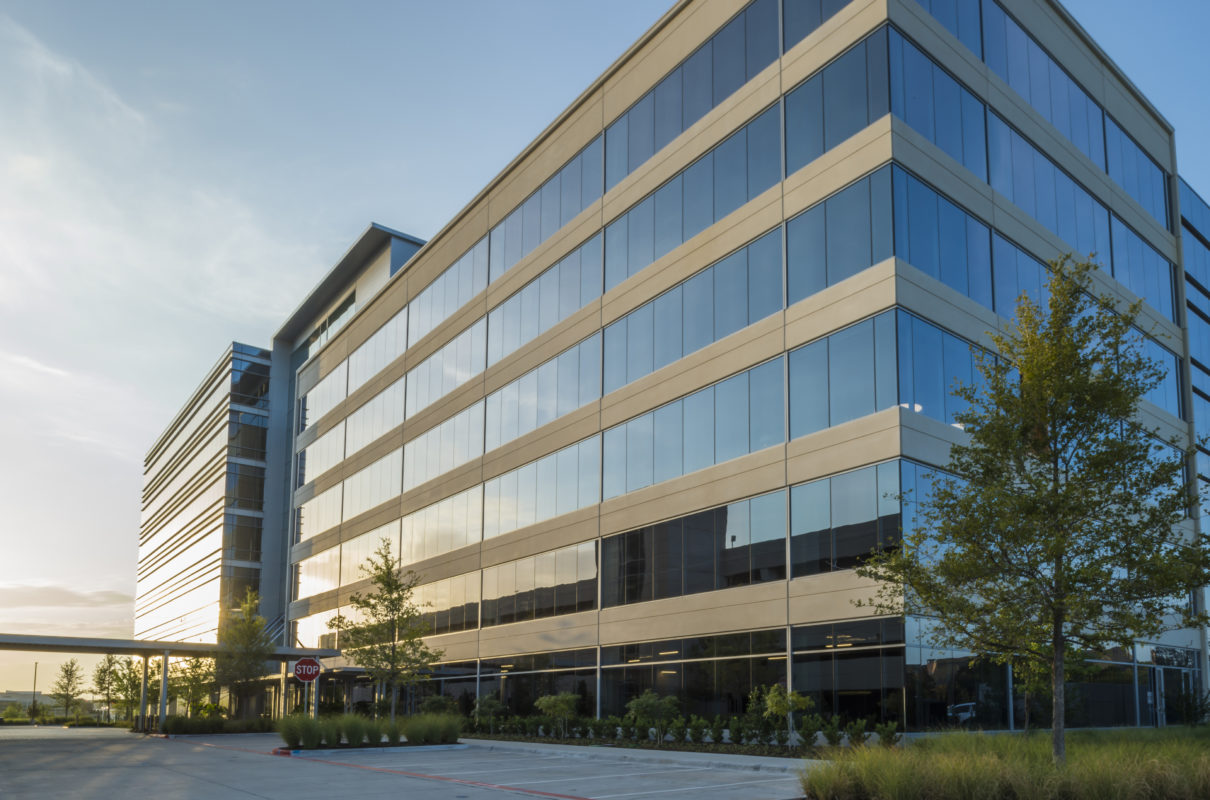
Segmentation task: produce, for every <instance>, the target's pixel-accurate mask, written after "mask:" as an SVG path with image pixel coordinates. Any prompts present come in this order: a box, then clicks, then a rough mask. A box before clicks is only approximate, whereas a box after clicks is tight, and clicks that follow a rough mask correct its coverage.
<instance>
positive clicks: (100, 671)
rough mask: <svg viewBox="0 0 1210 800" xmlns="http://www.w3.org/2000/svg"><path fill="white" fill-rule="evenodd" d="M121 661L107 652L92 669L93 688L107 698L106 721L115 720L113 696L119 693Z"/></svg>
mask: <svg viewBox="0 0 1210 800" xmlns="http://www.w3.org/2000/svg"><path fill="white" fill-rule="evenodd" d="M120 669H121V661H120V660H119V659H118V657H117V656H115V655H114V654H113V653H106V654H105V657H104V658H102V659H101V660H100V661H98V662H97V666H96V667H94V668H93V671H92V690H93V692H95V693H96V694H99V695H101V696H102V697H104V698H105V721H106V722H112V721H113V697H114V695H115V694H117V688H118V685H117V684H118V675H119V670H120Z"/></svg>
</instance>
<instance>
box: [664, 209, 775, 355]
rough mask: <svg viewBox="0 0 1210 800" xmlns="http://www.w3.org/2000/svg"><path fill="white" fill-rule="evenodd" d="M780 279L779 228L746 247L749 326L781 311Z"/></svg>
mask: <svg viewBox="0 0 1210 800" xmlns="http://www.w3.org/2000/svg"><path fill="white" fill-rule="evenodd" d="M781 275H782V269H781V229H780V228H779V229H777V230H774V231H772V232H770V233H766V234H765V235H764V236H762V237H761V238H759V239H757V240H756V241H755V242H753V243H752V244H750V245H748V322H749V324H750V323H753V322H756V321H757V320H761V319H764V318H765V317H767V316H769V315H770V314H772V313H773V312H775V311H779V310H781V307H782V298H781V292H782V287H781V284H782V278H781ZM678 343H679V342H678Z"/></svg>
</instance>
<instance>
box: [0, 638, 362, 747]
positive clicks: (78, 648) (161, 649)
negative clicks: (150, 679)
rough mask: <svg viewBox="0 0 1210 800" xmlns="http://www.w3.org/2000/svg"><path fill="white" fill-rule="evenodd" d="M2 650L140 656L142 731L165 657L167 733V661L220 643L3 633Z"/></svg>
mask: <svg viewBox="0 0 1210 800" xmlns="http://www.w3.org/2000/svg"><path fill="white" fill-rule="evenodd" d="M0 650H32V651H35V652H45V653H93V654H96V655H105V654H113V655H119V656H141V657H142V658H143V688H142V691H141V692H140V694H139V729H140V730H146V728H147V664H148V662H149V661H150V660H151V659H152V658H153V657H154V656H159V657H160V658H162V659H163V660H164V661H163V665H162V669H161V670H160V716H159V728H160V732H161V733H163V731H164V715H165V713H166V712H167V710H168V659H169V658H188V657H189V656H206V657H209V658H214V657H215V656H216V655H218V652H219V646H218V645H217V644H207V643H203V642H161V641H155V640H153V639H91V638H86V637H80V636H37V635H28V634H15V633H0ZM339 655H340V651H339V650H329V649H325V648H312V649H303V648H298V647H274V648H273V652H271V653H270V654H269V660H271V661H296V660H298V659H300V658H304V657H306V656H310V657H312V658H334V657H336V656H339Z"/></svg>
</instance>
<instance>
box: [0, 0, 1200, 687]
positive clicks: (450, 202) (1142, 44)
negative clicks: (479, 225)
mask: <svg viewBox="0 0 1210 800" xmlns="http://www.w3.org/2000/svg"><path fill="white" fill-rule="evenodd" d="M669 5H670V1H669V0H610V2H608V3H599V2H590V1H589V0H509V1H508V2H502V1H501V0H447V1H446V2H442V3H431V2H420V0H415V1H414V2H405V1H404V0H397V1H396V2H369V1H368V0H351V1H350V2H345V3H340V4H336V3H329V2H316V1H314V0H289V1H288V2H287V1H286V0H260V1H259V2H256V3H244V2H239V3H237V2H232V1H231V0H209V2H205V3H202V2H193V3H185V2H174V3H164V2H162V0H112V1H111V2H106V3H95V2H88V1H86V0H78V2H61V1H60V0H0V512H2V513H0V632H7V633H47V634H59V635H69V636H70V635H95V636H129V635H131V633H132V626H133V613H132V604H133V593H134V566H135V560H136V554H137V536H138V527H139V498H140V492H141V488H142V458H143V454H144V453H145V452H146V451H147V449H148V448H149V447H150V446H151V444H152V442H153V441H154V440H155V438H156V436H157V435H158V434H159V432H160V431H162V430H163V428H164V426H165V425H166V424H167V423H168V422H169V421H170V420H171V418H172V417H173V416H174V415H175V413H176V411H177V410H178V409H179V407H180V406H181V404H182V403H183V402H184V400H185V399H186V398H187V397H188V395H189V394H190V393H191V392H192V391H193V389H194V388H195V387H196V386H197V384H198V383H199V382H200V380H201V379H202V377H203V376H204V375H205V373H206V371H207V370H208V368H209V367H210V366H211V365H212V364H213V363H214V362H215V361H216V360H217V359H218V357H219V356H220V355H221V353H222V352H223V350H224V349H225V347H226V345H227V344H228V343H229V342H231V341H232V340H240V341H245V342H248V343H251V344H265V345H267V344H268V343H269V339H270V336H271V334H272V333H273V331H274V330H275V329H276V328H277V326H278V325H279V324H280V322H281V321H282V320H283V319H284V318H285V316H286V315H287V314H288V313H289V312H290V311H291V310H292V309H293V308H294V307H295V306H296V305H297V304H298V303H299V302H300V301H301V299H302V298H303V296H304V295H305V294H306V292H307V291H308V290H309V289H310V288H311V287H312V286H313V285H314V284H315V282H316V281H317V280H318V279H319V278H320V277H321V276H322V275H323V274H324V273H325V272H326V271H327V270H328V269H330V268H331V267H332V265H334V264H335V263H336V261H337V260H338V259H339V258H340V256H341V255H342V254H343V253H344V252H345V250H346V249H347V248H348V247H349V246H350V245H351V244H352V243H353V241H354V240H355V239H356V237H357V236H358V235H359V234H360V233H361V232H362V231H363V230H364V228H365V226H366V225H367V224H368V223H369V222H371V221H373V222H378V223H381V224H384V225H388V226H390V227H393V228H397V229H400V230H403V231H406V232H408V233H412V234H414V235H416V236H419V237H421V238H428V237H430V236H432V235H433V234H434V233H436V232H437V231H438V230H440V228H441V227H442V226H443V225H444V224H445V223H446V222H447V221H448V220H449V219H450V218H452V217H453V216H454V215H455V214H456V213H457V212H458V210H460V209H461V208H462V207H463V206H464V205H465V204H466V203H467V202H469V201H470V200H471V199H472V198H473V197H474V196H475V194H476V193H477V192H478V191H479V190H480V189H481V188H482V187H483V186H485V185H486V184H487V183H488V182H489V181H490V180H491V179H492V178H493V177H494V176H495V175H496V174H498V173H499V171H500V170H501V169H503V168H504V167H505V166H506V165H507V164H508V162H509V161H511V160H512V159H513V158H514V157H515V156H516V155H517V153H519V152H520V151H521V149H522V148H524V147H525V145H527V144H528V143H529V142H530V141H531V140H532V139H533V138H534V137H535V136H536V135H537V134H538V133H539V132H541V130H542V129H543V128H545V127H546V125H548V124H549V123H550V122H551V121H552V120H553V119H554V118H555V117H556V116H557V115H558V114H559V113H560V112H561V111H562V110H563V109H564V108H566V106H567V105H568V104H569V103H571V102H572V101H573V100H574V99H575V98H576V97H577V96H578V95H579V94H580V92H582V91H583V90H584V89H585V88H586V87H587V86H588V85H589V84H590V83H591V82H592V81H593V80H594V79H595V78H596V77H597V76H598V75H600V73H601V72H602V71H604V69H605V68H606V67H608V66H609V64H611V63H612V62H613V61H614V60H615V59H616V58H617V57H618V56H619V55H621V54H622V52H624V51H625V49H626V48H627V47H629V46H630V45H631V44H632V43H633V42H634V40H635V39H637V38H638V37H639V36H640V35H641V34H642V33H643V32H644V31H645V30H646V29H647V28H648V27H649V26H650V25H651V24H652V23H653V22H655V20H656V19H658V18H659V16H660V15H661V14H663V13H664V12H665V11H666V10H667V8H668V7H669ZM1066 5H1067V8H1068V9H1069V10H1070V11H1071V12H1072V14H1073V15H1074V16H1075V17H1076V19H1077V20H1079V21H1080V23H1081V24H1082V25H1083V26H1084V27H1085V28H1086V29H1087V30H1088V31H1089V33H1090V34H1091V35H1092V36H1093V38H1094V39H1096V40H1097V41H1098V42H1099V43H1100V44H1101V46H1102V48H1103V49H1104V50H1105V51H1106V52H1107V53H1108V54H1109V55H1110V57H1111V58H1113V59H1114V60H1115V61H1116V62H1117V63H1118V65H1119V66H1120V67H1121V68H1122V69H1123V70H1124V71H1125V72H1126V73H1127V74H1128V75H1129V76H1130V77H1131V78H1132V80H1133V81H1134V82H1135V84H1136V85H1137V86H1138V87H1139V88H1140V89H1141V90H1142V91H1143V92H1144V94H1146V95H1147V96H1148V97H1149V98H1150V99H1151V101H1152V102H1153V104H1154V105H1155V106H1156V107H1157V108H1158V109H1159V110H1160V112H1161V113H1162V114H1164V115H1165V116H1166V117H1167V119H1168V120H1169V121H1170V122H1171V123H1172V124H1173V125H1174V127H1175V128H1176V129H1177V132H1178V133H1177V157H1178V164H1179V165H1180V169H1181V172H1182V174H1183V175H1184V176H1185V177H1186V179H1188V180H1189V182H1190V183H1191V184H1192V185H1193V186H1194V187H1195V188H1198V189H1200V190H1201V192H1202V194H1203V196H1206V197H1210V151H1208V150H1207V148H1206V147H1205V146H1204V144H1203V142H1204V141H1205V137H1206V135H1207V133H1210V104H1207V103H1206V101H1205V85H1206V82H1207V81H1208V80H1210V62H1208V60H1207V56H1206V51H1205V48H1204V43H1203V42H1202V41H1200V39H1201V37H1202V36H1204V32H1205V31H1206V30H1210V3H1207V2H1205V0H1156V1H1155V2H1153V3H1151V4H1149V5H1148V6H1147V8H1146V10H1145V12H1144V11H1143V10H1142V9H1141V7H1140V6H1139V5H1138V4H1137V0H1129V1H1128V0H1070V2H1068V3H1067V4H1066ZM64 658H65V657H63V656H60V655H48V654H41V655H38V654H32V653H9V652H3V651H0V690H3V689H22V690H24V689H27V688H29V687H30V686H31V683H32V676H33V664H34V661H35V660H37V661H39V662H40V663H41V666H40V667H39V676H38V677H39V687H40V688H44V689H45V688H49V686H50V682H51V680H52V679H53V673H54V671H55V669H56V668H57V664H58V663H60V662H62V661H63V660H64ZM82 661H85V662H86V664H91V660H89V659H82Z"/></svg>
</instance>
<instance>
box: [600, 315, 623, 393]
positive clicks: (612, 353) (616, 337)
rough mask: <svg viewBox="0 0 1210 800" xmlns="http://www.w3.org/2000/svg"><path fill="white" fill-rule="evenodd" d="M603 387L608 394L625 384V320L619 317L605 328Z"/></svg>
mask: <svg viewBox="0 0 1210 800" xmlns="http://www.w3.org/2000/svg"><path fill="white" fill-rule="evenodd" d="M604 359H605V378H604V389H605V393H606V394H608V393H609V392H612V391H613V390H614V389H620V388H621V387H623V386H625V385H626V320H625V319H624V318H623V319H620V320H618V321H617V322H615V323H613V324H612V325H610V326H609V327H607V328H606V329H605V356H604Z"/></svg>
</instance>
